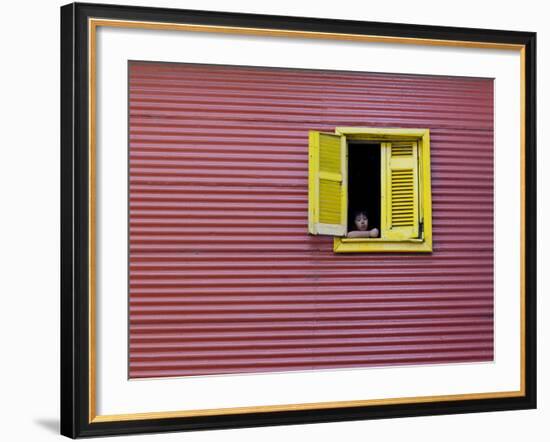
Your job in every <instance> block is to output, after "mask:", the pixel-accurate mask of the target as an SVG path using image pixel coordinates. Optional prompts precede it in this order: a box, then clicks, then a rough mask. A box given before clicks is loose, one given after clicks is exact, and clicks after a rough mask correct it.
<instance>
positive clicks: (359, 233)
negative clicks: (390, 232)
mask: <svg viewBox="0 0 550 442" xmlns="http://www.w3.org/2000/svg"><path fill="white" fill-rule="evenodd" d="M378 234H379V232H378V229H376V228H375V229H372V230H365V231H363V230H352V231H351V232H349V233H348V238H377V237H378Z"/></svg>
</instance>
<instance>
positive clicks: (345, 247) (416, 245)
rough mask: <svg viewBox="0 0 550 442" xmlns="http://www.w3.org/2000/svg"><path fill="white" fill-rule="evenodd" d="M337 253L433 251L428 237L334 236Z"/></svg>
mask: <svg viewBox="0 0 550 442" xmlns="http://www.w3.org/2000/svg"><path fill="white" fill-rule="evenodd" d="M333 250H334V252H335V253H361V252H424V253H430V252H431V251H432V242H431V240H427V239H408V240H388V239H384V238H334V249H333Z"/></svg>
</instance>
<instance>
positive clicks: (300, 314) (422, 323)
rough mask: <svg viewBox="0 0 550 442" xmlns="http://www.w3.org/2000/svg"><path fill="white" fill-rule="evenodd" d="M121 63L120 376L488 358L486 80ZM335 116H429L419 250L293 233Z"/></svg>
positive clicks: (405, 120) (414, 121)
mask: <svg viewBox="0 0 550 442" xmlns="http://www.w3.org/2000/svg"><path fill="white" fill-rule="evenodd" d="M129 69H130V77H129V78H130V102H129V112H130V120H129V121H130V149H129V150H130V154H129V155H130V174H129V177H130V178H129V179H130V198H129V200H130V201H129V213H130V216H129V222H130V238H129V243H130V247H129V249H130V250H129V263H130V272H129V276H130V278H129V304H130V305H129V308H130V329H129V330H130V334H129V337H130V338H129V341H130V342H129V349H130V350H129V358H130V360H129V376H130V377H131V378H143V377H165V376H187V375H206V374H221V373H246V372H274V371H288V370H309V369H329V368H335V367H338V368H344V367H369V366H387V365H395V364H434V363H455V362H477V361H491V360H493V356H494V353H493V351H494V350H493V81H492V80H491V79H479V78H459V77H435V76H413V75H393V74H375V73H362V72H361V73H360V72H335V71H313V70H297V69H272V68H254V67H232V66H210V65H186V64H162V63H141V62H132V63H130V65H129ZM336 126H385V127H421V128H429V129H430V131H431V164H432V171H431V172H432V198H433V215H432V216H433V242H434V251H433V253H432V254H428V255H424V254H379V253H368V254H367V253H363V254H335V253H334V252H333V251H332V238H331V237H322V236H310V235H308V233H307V216H308V213H307V212H308V201H307V196H308V131H309V130H310V129H312V130H323V131H330V132H332V131H333V130H334V128H335V127H336Z"/></svg>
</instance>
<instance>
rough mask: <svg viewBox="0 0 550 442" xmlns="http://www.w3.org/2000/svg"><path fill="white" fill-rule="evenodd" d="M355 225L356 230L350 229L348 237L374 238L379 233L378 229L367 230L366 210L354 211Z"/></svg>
mask: <svg viewBox="0 0 550 442" xmlns="http://www.w3.org/2000/svg"><path fill="white" fill-rule="evenodd" d="M353 221H354V223H355V227H356V228H357V230H352V231H351V232H349V233H348V238H376V237H378V235H379V233H380V232H379V231H378V229H377V228H376V227H375V228H374V229H371V230H368V228H369V219H368V217H367V212H365V211H359V212H356V213H355V218H354V220H353Z"/></svg>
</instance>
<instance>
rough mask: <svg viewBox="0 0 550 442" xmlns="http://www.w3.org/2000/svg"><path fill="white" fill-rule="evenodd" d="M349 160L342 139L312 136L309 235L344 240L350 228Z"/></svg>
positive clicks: (318, 135) (341, 137)
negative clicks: (348, 225) (348, 216)
mask: <svg viewBox="0 0 550 442" xmlns="http://www.w3.org/2000/svg"><path fill="white" fill-rule="evenodd" d="M346 162H347V159H346V144H345V138H344V137H343V136H341V135H336V134H330V133H322V132H316V131H311V132H310V133H309V222H308V228H309V233H312V234H313V235H333V236H344V235H345V234H346V231H347V228H346V224H347V164H346Z"/></svg>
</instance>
